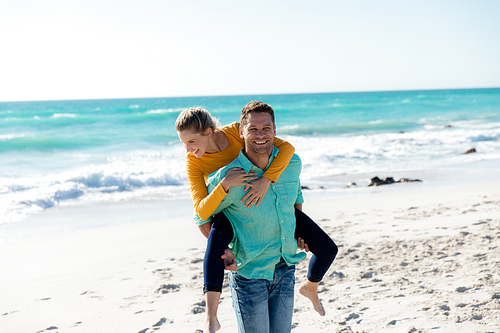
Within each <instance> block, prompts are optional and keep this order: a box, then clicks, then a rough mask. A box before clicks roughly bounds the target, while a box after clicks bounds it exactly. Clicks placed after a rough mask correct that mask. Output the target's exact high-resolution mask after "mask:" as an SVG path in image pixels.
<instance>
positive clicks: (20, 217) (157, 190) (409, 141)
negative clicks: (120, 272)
mask: <svg viewBox="0 0 500 333" xmlns="http://www.w3.org/2000/svg"><path fill="white" fill-rule="evenodd" d="M252 100H262V101H264V102H266V103H269V104H270V105H271V106H272V107H273V109H274V111H275V115H276V124H277V135H278V136H279V137H281V138H283V139H285V140H287V141H289V142H290V143H291V144H292V145H293V146H294V147H295V149H296V153H297V154H298V155H299V156H300V158H301V159H302V163H303V169H302V175H301V182H302V185H303V186H306V187H307V189H305V190H304V191H305V192H306V191H308V193H309V192H310V194H308V196H311V197H319V198H325V197H335V196H339V195H340V196H342V195H357V194H363V193H366V192H367V191H374V189H373V187H368V186H367V185H368V182H369V180H370V178H372V177H374V176H378V177H380V178H384V177H394V179H395V180H398V179H399V178H409V179H419V180H421V181H422V182H415V183H405V184H404V185H403V184H396V185H390V186H387V188H388V189H389V188H397V186H400V187H399V188H402V186H404V188H405V189H411V188H415V187H419V186H420V187H422V186H448V185H452V184H457V183H467V182H486V181H491V180H500V89H467V90H421V91H393V92H356V93H317V94H283V95H248V96H210V97H168V98H140V99H103V100H70V101H39V102H2V103H0V243H1V242H7V241H16V240H18V239H22V238H26V237H39V236H41V235H45V234H52V233H58V232H66V231H73V230H77V229H82V228H90V227H98V226H103V225H107V224H110V223H128V222H135V221H142V220H146V219H156V218H167V217H173V216H180V215H183V214H186V212H188V214H191V212H192V207H191V203H190V194H189V190H188V183H187V178H186V175H185V164H184V156H185V151H184V148H183V145H182V144H181V142H180V141H179V138H178V136H177V133H176V131H175V129H174V122H175V120H176V118H177V116H178V115H179V113H180V112H181V111H182V110H184V109H186V108H189V107H192V106H202V107H205V108H206V109H207V110H209V111H210V112H211V114H212V115H214V116H215V117H216V118H218V119H219V121H220V123H221V124H228V123H231V122H233V121H238V119H239V114H240V111H241V109H242V107H243V106H244V105H245V104H246V103H248V102H249V101H252ZM472 148H474V149H475V152H474V153H469V154H464V153H465V152H466V151H468V150H469V149H472ZM349 183H356V185H357V186H352V187H349V188H347V187H346V185H347V184H349Z"/></svg>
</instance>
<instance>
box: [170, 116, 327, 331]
mask: <svg viewBox="0 0 500 333" xmlns="http://www.w3.org/2000/svg"><path fill="white" fill-rule="evenodd" d="M238 128H239V124H238V123H232V124H230V125H226V126H222V127H220V128H217V127H216V120H215V119H214V118H213V117H212V116H211V115H210V114H209V113H208V111H206V110H204V109H202V108H191V109H187V110H185V111H183V112H182V113H181V114H180V115H179V117H178V118H177V121H176V123H175V129H176V131H177V132H178V135H179V138H180V140H181V141H182V142H183V143H184V146H185V148H186V152H187V155H186V173H187V176H188V180H189V185H190V189H191V196H192V198H193V203H194V208H195V211H196V214H198V216H199V217H200V218H201V219H203V220H207V219H208V218H210V216H211V215H212V214H213V213H214V211H215V209H216V208H217V207H218V205H219V204H220V203H221V201H222V199H223V198H224V196H225V195H226V193H227V192H228V191H229V189H230V188H231V187H232V186H245V187H246V188H245V190H247V189H248V192H247V193H246V194H245V196H244V197H243V198H242V200H241V202H244V206H245V207H252V206H253V205H254V204H255V205H256V206H258V205H259V199H261V198H263V197H264V196H265V194H266V193H267V189H268V187H269V184H270V183H271V182H272V181H276V180H277V179H278V178H279V176H280V175H281V173H282V172H283V170H284V169H285V168H286V167H287V165H288V163H289V162H290V159H291V158H292V156H293V154H294V151H295V149H294V148H293V147H292V146H291V145H290V144H289V143H288V142H286V141H283V140H281V139H278V138H275V141H274V145H275V146H276V147H277V148H278V149H279V153H278V155H277V156H276V158H275V159H274V161H273V162H272V163H271V165H270V166H269V167H268V168H267V170H266V171H265V173H264V175H263V176H262V177H261V178H259V179H256V177H255V173H253V172H249V173H248V174H246V173H245V172H244V171H243V170H241V169H231V170H229V171H228V173H227V175H226V177H225V178H224V179H223V180H222V181H221V182H220V184H219V185H218V186H217V187H216V188H215V189H214V191H212V192H211V193H210V194H208V191H207V187H206V185H205V180H206V178H207V176H208V175H209V174H211V173H212V172H214V171H216V170H218V169H220V168H221V167H223V166H225V165H227V164H229V163H230V162H231V161H233V160H234V159H235V158H236V157H237V156H238V154H239V152H240V150H241V149H242V148H243V146H244V142H243V139H241V138H240V136H239V130H238ZM296 220H297V223H296V237H301V238H302V239H303V240H304V241H305V242H306V243H307V244H308V246H309V249H310V250H311V251H312V252H313V256H312V258H311V261H310V263H309V271H308V280H307V281H306V282H305V283H304V284H303V285H302V286H301V287H300V288H299V292H300V293H301V294H302V295H304V296H306V297H307V298H309V299H310V300H311V302H312V304H313V306H314V309H315V310H316V311H317V312H318V313H319V314H320V315H322V316H324V315H325V310H324V308H323V305H322V304H321V302H320V301H319V298H318V293H317V288H318V284H319V281H321V279H322V278H323V276H324V274H325V273H326V271H327V270H328V268H329V267H330V265H331V263H332V261H333V260H334V259H335V256H336V254H337V246H336V245H335V243H334V242H333V241H332V240H331V239H330V237H329V236H328V235H327V234H326V233H325V232H324V231H323V230H321V228H319V226H318V225H317V224H316V223H314V222H313V221H312V220H311V219H309V217H307V215H305V214H304V213H302V212H301V211H299V210H296ZM199 228H200V231H201V232H202V233H203V235H204V236H205V237H207V238H208V243H207V251H206V252H205V260H204V265H203V269H204V292H205V298H206V304H207V318H206V321H205V331H206V332H215V331H217V330H218V329H219V328H220V324H219V322H218V320H217V307H218V303H219V299H220V294H221V290H222V281H223V278H224V262H223V260H221V256H222V255H223V254H224V251H225V249H226V247H227V245H228V244H229V242H230V241H231V239H232V237H233V232H232V227H231V225H230V222H229V221H228V220H227V218H226V216H225V215H224V214H223V213H219V214H217V215H214V216H213V217H212V223H211V224H210V223H205V224H202V225H200V226H199ZM300 243H301V240H300V239H299V244H300ZM223 257H224V256H223Z"/></svg>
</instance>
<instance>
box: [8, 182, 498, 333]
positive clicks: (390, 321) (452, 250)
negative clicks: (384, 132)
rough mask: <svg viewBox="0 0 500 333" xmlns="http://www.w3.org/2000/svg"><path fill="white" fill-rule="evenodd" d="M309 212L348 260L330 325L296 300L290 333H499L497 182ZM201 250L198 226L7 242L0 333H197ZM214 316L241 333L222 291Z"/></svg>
mask: <svg viewBox="0 0 500 333" xmlns="http://www.w3.org/2000/svg"><path fill="white" fill-rule="evenodd" d="M394 186H398V187H399V188H401V190H390V191H389V190H386V189H389V188H390V187H391V188H392V189H394ZM412 186H413V187H412ZM304 211H305V212H306V213H307V214H309V215H310V216H311V217H312V218H313V219H314V220H316V221H317V222H318V223H319V224H320V225H321V226H322V227H323V228H324V230H325V231H327V232H328V233H329V234H330V235H331V237H332V238H333V239H334V240H335V242H336V243H337V244H338V246H339V249H340V251H339V255H338V257H337V259H336V260H335V261H334V263H333V265H332V267H331V268H330V270H329V271H328V273H327V275H326V277H325V279H324V281H323V282H321V286H320V298H321V300H322V302H323V304H324V306H325V308H326V311H327V314H326V316H325V317H320V316H319V315H318V314H317V313H316V312H314V310H313V309H312V307H311V305H310V304H309V302H308V301H307V300H306V299H304V298H303V297H301V296H300V295H299V294H298V293H297V292H296V296H295V313H294V318H293V330H292V331H293V332H308V333H310V332H500V289H499V287H498V286H499V285H500V182H499V181H494V182H488V183H478V184H469V185H461V186H449V187H442V188H433V189H431V188H422V187H418V186H414V184H395V185H388V186H384V187H380V188H377V189H375V190H373V191H372V192H371V193H369V194H363V195H355V196H346V197H339V198H336V199H328V200H316V201H308V202H306V203H305V204H304ZM205 244H206V242H205V239H204V238H203V237H202V236H201V234H200V233H199V231H198V230H197V228H196V227H195V226H194V223H193V221H192V218H191V216H185V217H179V218H173V219H164V220H155V221H144V222H139V223H130V224H125V225H113V226H106V227H100V228H93V229H88V230H81V231H77V232H72V233H66V234H60V235H54V236H49V237H43V238H39V239H28V240H20V241H17V242H12V243H5V244H2V245H0V267H1V274H0V285H1V286H2V287H1V288H0V300H1V301H0V331H1V332H2V333H3V332H8V333H16V332H21V333H27V332H30V333H38V332H52V333H53V332H75V333H76V332H106V333H114V332H116V333H123V332H132V333H139V332H140V333H145V332H201V329H202V328H203V320H204V310H205V307H204V303H203V299H204V297H203V293H202V285H203V273H202V260H203V254H204V249H205ZM306 271H307V261H304V262H302V263H301V264H300V265H299V266H298V267H297V273H296V289H297V288H298V286H299V285H300V284H301V283H302V282H303V281H304V279H305V277H306ZM226 282H227V280H226ZM219 319H220V321H221V324H222V329H221V330H220V332H236V323H235V318H234V314H233V311H232V308H231V296H230V292H229V287H228V286H227V284H226V285H225V287H224V290H223V295H222V301H221V304H220V307H219Z"/></svg>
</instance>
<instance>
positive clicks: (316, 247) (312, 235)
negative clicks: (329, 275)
mask: <svg viewBox="0 0 500 333" xmlns="http://www.w3.org/2000/svg"><path fill="white" fill-rule="evenodd" d="M295 219H296V221H297V222H296V227H295V238H298V237H300V238H302V239H304V241H305V242H306V244H307V245H308V247H309V250H310V251H311V252H312V253H313V255H312V257H311V260H310V261H309V270H308V272H307V281H306V282H305V283H304V284H303V285H302V286H300V288H299V292H300V293H301V294H302V295H303V296H305V297H307V298H309V300H310V301H311V302H312V303H313V306H314V310H316V311H317V312H318V313H319V314H320V315H322V316H324V315H325V310H324V308H323V305H322V304H321V302H320V300H319V297H318V285H319V282H320V281H321V280H322V279H323V276H324V275H325V273H326V271H328V268H330V265H331V264H332V262H333V260H334V259H335V257H336V256H337V252H338V247H337V245H335V243H334V242H333V240H332V239H331V238H330V236H328V234H327V233H325V232H324V231H323V229H321V228H320V227H319V226H318V225H317V224H316V223H315V222H314V221H313V220H311V218H309V216H307V215H306V214H304V213H303V212H302V211H301V210H299V209H295Z"/></svg>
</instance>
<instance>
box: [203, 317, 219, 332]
mask: <svg viewBox="0 0 500 333" xmlns="http://www.w3.org/2000/svg"><path fill="white" fill-rule="evenodd" d="M218 330H220V324H219V320H218V319H217V317H214V318H210V317H207V318H206V319H205V329H204V330H203V332H205V333H215V332H217V331H218Z"/></svg>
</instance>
